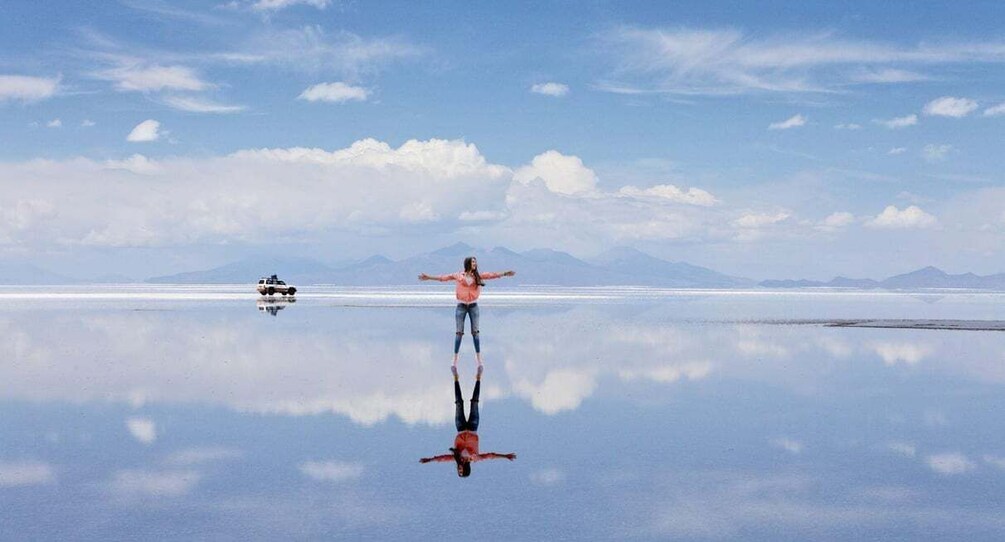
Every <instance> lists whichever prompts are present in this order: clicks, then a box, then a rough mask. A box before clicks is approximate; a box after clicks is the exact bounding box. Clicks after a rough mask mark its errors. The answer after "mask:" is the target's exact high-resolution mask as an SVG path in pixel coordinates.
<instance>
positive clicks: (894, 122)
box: [875, 113, 918, 130]
mask: <svg viewBox="0 0 1005 542" xmlns="http://www.w3.org/2000/svg"><path fill="white" fill-rule="evenodd" d="M875 122H876V123H877V124H882V125H883V126H886V127H887V128H889V129H891V130H896V129H897V128H906V127H908V126H914V125H915V124H918V115H915V114H914V113H911V114H910V115H905V116H903V117H896V118H892V119H889V120H876V121H875Z"/></svg>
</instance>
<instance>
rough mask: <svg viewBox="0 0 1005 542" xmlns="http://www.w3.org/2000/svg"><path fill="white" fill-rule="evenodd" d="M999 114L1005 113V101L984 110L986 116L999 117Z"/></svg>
mask: <svg viewBox="0 0 1005 542" xmlns="http://www.w3.org/2000/svg"><path fill="white" fill-rule="evenodd" d="M999 115H1005V103H1000V104H998V105H994V106H991V107H989V108H987V109H985V110H984V116H985V117H997V116H999Z"/></svg>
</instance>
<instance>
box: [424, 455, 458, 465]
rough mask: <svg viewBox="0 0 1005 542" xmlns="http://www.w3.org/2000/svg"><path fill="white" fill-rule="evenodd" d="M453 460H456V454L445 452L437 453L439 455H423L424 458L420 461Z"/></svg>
mask: <svg viewBox="0 0 1005 542" xmlns="http://www.w3.org/2000/svg"><path fill="white" fill-rule="evenodd" d="M453 460H454V454H443V455H437V456H433V457H423V458H422V459H420V460H419V463H429V462H430V461H437V462H443V461H453Z"/></svg>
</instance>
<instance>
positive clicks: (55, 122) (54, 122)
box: [45, 119, 63, 128]
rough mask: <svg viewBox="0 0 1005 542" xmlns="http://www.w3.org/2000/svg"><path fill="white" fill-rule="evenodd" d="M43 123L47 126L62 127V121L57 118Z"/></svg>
mask: <svg viewBox="0 0 1005 542" xmlns="http://www.w3.org/2000/svg"><path fill="white" fill-rule="evenodd" d="M45 125H46V127H48V128H62V127H63V121H61V120H59V119H52V120H50V121H49V122H47V123H45Z"/></svg>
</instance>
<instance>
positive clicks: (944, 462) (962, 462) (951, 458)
mask: <svg viewBox="0 0 1005 542" xmlns="http://www.w3.org/2000/svg"><path fill="white" fill-rule="evenodd" d="M925 463H926V464H928V468H930V469H932V470H933V471H935V472H937V473H939V474H945V475H952V474H964V473H966V472H970V471H972V470H974V468H976V465H975V464H974V462H973V461H971V460H970V459H968V458H967V456H965V455H963V454H961V453H944V454H935V455H930V456H928V457H927V458H926V459H925Z"/></svg>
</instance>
